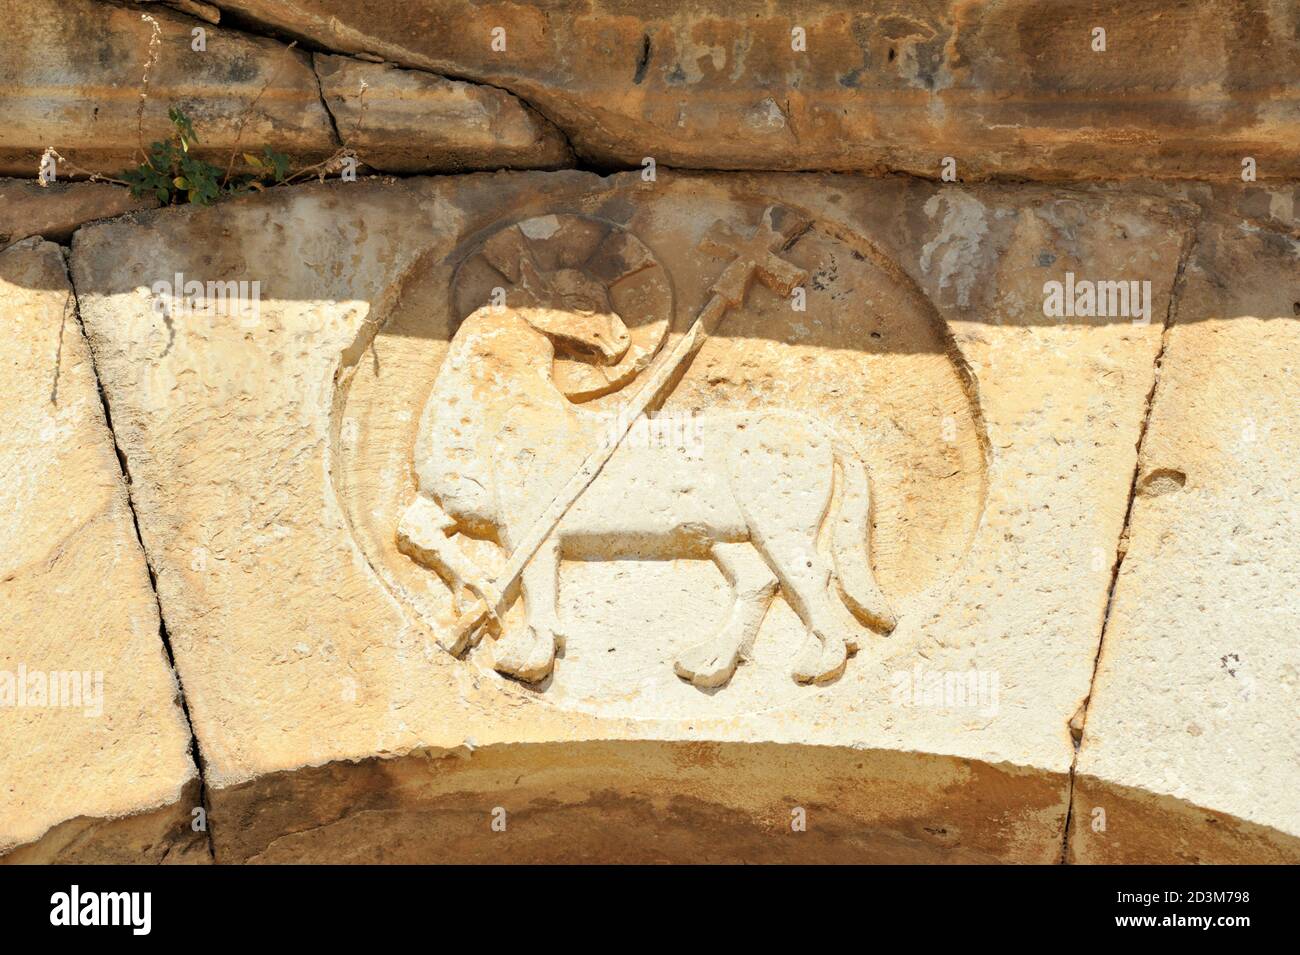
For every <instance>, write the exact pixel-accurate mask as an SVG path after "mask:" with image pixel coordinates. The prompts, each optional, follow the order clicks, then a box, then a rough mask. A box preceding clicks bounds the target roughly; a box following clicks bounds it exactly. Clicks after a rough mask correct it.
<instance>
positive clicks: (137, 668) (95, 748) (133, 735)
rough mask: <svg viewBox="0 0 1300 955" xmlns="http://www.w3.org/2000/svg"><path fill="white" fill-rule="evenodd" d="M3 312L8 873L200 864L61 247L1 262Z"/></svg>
mask: <svg viewBox="0 0 1300 955" xmlns="http://www.w3.org/2000/svg"><path fill="white" fill-rule="evenodd" d="M0 311H2V312H3V315H4V321H5V327H6V329H8V334H6V335H5V336H4V339H3V343H2V344H0V366H2V367H3V369H4V371H3V374H0V406H3V407H4V409H5V427H4V428H3V429H2V430H0V555H2V556H0V632H2V633H3V634H4V639H3V641H0V780H3V785H0V861H4V862H162V861H166V862H202V861H207V859H208V851H207V842H206V837H205V835H204V834H203V833H201V832H198V833H196V832H194V831H193V830H192V828H191V810H192V809H193V808H194V807H195V806H198V805H199V803H198V798H199V793H198V776H197V773H196V771H195V768H194V764H193V762H192V761H191V759H190V756H189V746H190V732H189V727H188V726H187V724H186V721H185V717H184V715H183V713H182V711H181V708H180V705H179V702H178V698H177V686H176V680H175V677H174V675H173V673H172V669H171V666H170V665H169V663H168V661H167V656H166V652H165V649H164V645H163V642H162V639H161V637H160V633H159V618H158V606H157V602H156V599H155V597H154V594H153V591H152V590H151V588H150V584H149V573H148V569H147V568H146V566H145V560H144V554H143V553H142V552H141V550H140V545H139V542H138V541H137V539H136V534H135V530H134V528H133V526H132V519H131V512H130V509H129V508H128V506H127V498H126V489H125V488H124V486H123V484H122V476H121V471H120V470H119V467H118V461H117V457H116V455H115V453H114V448H113V441H112V437H111V436H110V434H109V432H108V429H107V428H106V427H105V422H104V412H103V409H102V405H101V403H100V397H99V393H98V390H97V388H96V384H95V374H94V370H93V369H92V367H91V358H90V352H89V349H88V348H87V346H86V340H85V338H84V337H83V336H82V332H81V326H80V323H79V322H78V320H77V313H76V307H75V303H74V301H73V299H72V289H71V286H70V285H69V283H68V278H67V274H66V272H65V271H64V263H63V255H62V250H61V249H60V248H59V247H58V246H56V245H53V244H51V243H49V242H44V241H41V240H39V239H35V238H33V239H28V240H25V241H23V242H20V243H17V244H15V245H13V246H10V247H9V248H8V249H6V250H5V251H3V252H0Z"/></svg>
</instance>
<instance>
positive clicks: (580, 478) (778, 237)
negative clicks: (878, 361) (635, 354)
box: [455, 206, 808, 643]
mask: <svg viewBox="0 0 1300 955" xmlns="http://www.w3.org/2000/svg"><path fill="white" fill-rule="evenodd" d="M807 228H808V223H807V222H805V221H803V220H801V219H798V218H796V217H795V216H793V215H790V214H789V213H786V212H785V211H784V210H779V209H777V208H776V207H775V206H768V207H767V209H766V210H765V211H764V212H763V218H762V221H760V222H759V224H758V226H756V227H755V229H754V231H753V232H752V233H751V234H750V235H747V236H745V235H738V234H737V233H736V232H734V231H733V230H731V229H729V228H728V227H727V226H726V224H725V223H723V222H715V223H714V224H713V226H712V227H711V228H710V230H709V232H708V234H707V235H706V236H705V237H704V239H703V240H702V241H701V242H700V249H701V251H704V252H706V253H708V254H711V255H734V256H735V258H733V259H732V260H731V262H730V263H728V265H727V267H726V268H725V269H723V272H722V274H721V275H720V276H718V279H717V281H715V282H714V283H713V285H712V286H711V288H710V291H712V292H713V295H712V296H711V297H710V299H709V301H708V303H707V304H705V306H704V308H702V309H701V310H700V313H699V315H697V316H696V318H695V321H694V322H693V323H692V324H691V327H690V328H689V329H688V330H687V332H686V334H685V335H683V336H682V337H681V339H680V340H679V341H678V342H677V344H675V345H674V346H673V348H672V350H671V351H670V352H669V353H668V354H667V355H666V356H665V357H664V359H663V360H662V361H660V362H658V363H657V364H656V365H652V366H651V368H650V370H649V375H648V376H647V377H646V379H645V381H643V382H642V384H641V387H640V388H638V389H637V392H636V394H634V395H633V396H632V399H631V400H630V401H629V402H628V404H627V408H626V410H625V412H624V413H621V414H620V415H619V416H618V421H619V425H618V427H620V428H621V431H620V432H619V433H618V434H616V435H613V436H612V437H613V438H614V440H609V441H605V442H602V443H601V445H600V446H599V447H598V448H596V450H594V451H592V452H591V454H589V455H588V456H587V458H586V460H584V461H583V462H582V466H581V467H579V468H578V470H577V471H576V472H575V473H574V474H573V476H572V477H570V478H569V480H568V482H567V483H565V485H564V487H562V488H561V489H560V492H559V493H558V494H557V495H556V496H555V499H554V500H553V501H552V502H551V504H550V506H549V507H547V509H546V510H545V511H544V512H543V513H542V515H541V516H540V517H538V518H537V520H536V521H534V522H533V525H532V527H530V528H529V529H528V532H527V533H526V534H525V535H524V536H523V539H522V540H521V541H520V542H519V544H518V546H517V547H515V549H514V552H513V553H512V554H511V555H510V559H509V560H508V561H507V562H506V566H505V569H504V570H503V571H502V572H501V573H500V574H499V575H498V576H497V579H496V580H495V581H494V582H492V583H490V584H489V583H486V582H484V583H482V584H479V585H477V586H474V585H471V586H472V589H474V590H475V591H477V592H478V593H479V594H480V595H481V596H485V597H486V598H487V599H486V600H484V599H480V600H479V601H477V602H476V604H475V606H474V607H473V608H472V609H470V610H469V611H468V612H466V613H465V614H462V615H461V617H460V619H459V620H458V621H457V623H456V630H457V631H458V633H467V632H469V631H470V630H472V629H473V628H475V627H477V626H479V625H480V624H481V623H482V622H483V621H484V620H485V619H486V618H487V617H489V616H491V617H493V618H494V619H499V618H500V616H501V614H503V613H504V612H505V599H506V594H507V592H508V591H509V590H510V588H511V587H512V586H513V585H514V583H515V581H516V580H518V579H519V575H520V574H521V573H522V572H523V569H524V566H525V565H526V564H527V563H528V561H530V560H531V559H532V557H533V555H534V554H535V553H537V549H538V548H539V547H541V546H542V544H543V543H544V542H545V541H546V539H547V538H548V537H549V536H550V535H551V532H552V531H554V530H555V528H556V526H557V525H558V524H559V523H560V520H561V519H562V518H563V517H564V515H565V513H567V512H568V510H569V508H570V507H571V506H572V505H573V502H574V501H576V500H577V499H578V498H579V497H581V496H582V492H583V491H585V490H586V489H587V488H588V487H589V486H590V485H591V482H592V481H594V480H595V479H596V475H597V474H599V473H600V470H601V468H603V467H604V466H605V464H606V462H608V461H609V459H610V458H611V457H613V455H614V452H615V451H616V450H618V447H619V445H620V444H621V443H622V441H623V438H625V437H626V436H627V432H628V431H629V430H631V428H632V425H633V424H634V423H635V422H636V420H637V419H638V418H640V417H641V415H643V414H645V412H646V411H647V410H648V409H649V407H650V406H651V405H652V404H654V403H655V401H656V400H657V399H658V398H659V395H660V393H661V392H662V391H663V389H664V387H665V385H667V384H668V383H669V382H670V381H674V380H675V379H676V378H677V377H678V374H679V372H681V371H682V370H683V369H684V368H685V367H686V366H687V365H688V364H689V363H690V361H691V359H692V358H694V357H695V354H696V352H698V351H699V350H700V346H701V345H703V344H704V342H705V340H706V339H707V338H708V337H709V335H710V334H712V332H713V331H714V330H715V329H716V328H717V325H718V323H719V322H720V321H721V320H722V317H723V316H724V315H725V314H726V313H727V311H728V310H729V309H732V308H739V307H740V306H741V305H743V304H744V302H745V296H746V294H747V293H748V292H749V287H750V285H751V284H753V281H754V278H755V277H757V278H758V279H759V280H760V281H761V282H762V283H763V284H764V285H766V286H768V287H769V288H771V289H772V290H773V291H775V292H778V293H780V294H782V295H789V294H790V292H792V291H793V290H794V288H795V287H796V286H798V285H801V284H802V283H803V282H804V281H806V280H807V278H808V273H807V272H805V271H804V270H803V269H801V268H799V267H798V266H796V265H792V264H791V263H789V262H787V261H786V260H785V259H782V258H781V257H780V256H778V255H776V254H775V253H776V252H777V250H779V249H782V248H785V247H787V246H789V245H790V244H791V243H793V242H794V240H795V239H796V238H798V236H799V235H801V234H802V233H803V232H804V231H806V230H807ZM455 642H457V643H458V642H459V638H457V639H456V641H455Z"/></svg>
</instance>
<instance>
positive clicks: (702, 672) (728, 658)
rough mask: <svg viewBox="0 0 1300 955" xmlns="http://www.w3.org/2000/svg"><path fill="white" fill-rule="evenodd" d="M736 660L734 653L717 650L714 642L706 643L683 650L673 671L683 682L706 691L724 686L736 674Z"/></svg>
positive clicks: (721, 649)
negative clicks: (685, 681)
mask: <svg viewBox="0 0 1300 955" xmlns="http://www.w3.org/2000/svg"><path fill="white" fill-rule="evenodd" d="M737 660H738V657H737V655H736V654H735V653H730V652H728V651H727V650H726V649H723V648H719V647H718V645H717V643H716V642H714V641H706V642H704V643H697V644H696V645H695V646H693V647H688V648H687V649H686V650H683V651H682V653H681V654H680V655H679V656H678V657H677V660H676V662H675V663H674V664H673V670H674V671H676V673H677V675H678V676H679V677H681V678H682V679H683V680H687V681H689V682H690V683H693V684H694V685H695V686H698V687H700V688H701V689H705V690H707V689H712V688H714V687H719V686H723V685H725V684H726V682H727V681H728V680H730V679H731V675H732V674H733V673H735V672H736V663H737Z"/></svg>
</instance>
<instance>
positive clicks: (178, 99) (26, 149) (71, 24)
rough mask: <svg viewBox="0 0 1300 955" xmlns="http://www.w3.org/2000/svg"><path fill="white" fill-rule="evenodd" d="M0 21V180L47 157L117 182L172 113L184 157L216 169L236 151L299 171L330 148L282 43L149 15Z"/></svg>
mask: <svg viewBox="0 0 1300 955" xmlns="http://www.w3.org/2000/svg"><path fill="white" fill-rule="evenodd" d="M0 16H3V18H4V22H5V24H6V28H5V30H4V31H3V32H0V112H3V114H4V116H5V122H4V124H3V126H0V174H6V175H20V176H35V175H36V173H37V169H38V167H39V165H40V159H41V155H42V153H43V152H44V151H45V149H46V148H47V147H53V148H54V149H56V150H58V152H59V154H60V155H62V156H63V157H65V158H66V159H67V160H68V161H69V162H70V163H73V164H75V165H77V166H80V167H82V168H83V169H86V170H89V171H91V172H97V173H101V174H106V175H112V176H117V175H119V174H120V173H121V172H122V170H124V169H126V168H128V166H132V165H134V164H135V163H137V162H140V161H141V160H142V158H143V150H144V149H147V148H148V146H149V144H150V143H151V142H153V141H154V140H161V139H165V138H167V137H168V136H169V135H170V134H171V132H172V126H171V123H170V121H169V120H168V118H167V110H168V109H169V108H170V107H172V106H175V107H179V108H180V109H182V110H184V111H185V112H186V114H187V115H188V116H189V118H190V119H191V121H192V122H193V124H194V128H195V130H196V132H197V134H198V137H199V145H198V148H197V149H196V155H198V156H200V157H202V158H204V159H206V160H208V161H209V162H212V163H215V164H217V165H219V166H221V167H222V168H223V169H224V168H225V166H226V164H227V162H228V161H229V159H230V155H231V153H232V151H234V150H235V148H236V146H238V147H239V149H241V150H248V151H251V152H255V153H256V152H259V151H260V150H261V148H262V146H264V145H273V146H275V148H277V149H278V150H279V151H281V152H283V153H286V154H288V155H289V156H290V157H291V158H292V159H293V160H294V161H295V162H296V163H300V164H302V165H307V164H309V163H312V162H316V161H319V160H321V159H323V158H325V157H326V156H328V155H330V154H331V153H332V152H334V150H335V148H336V144H335V141H334V138H333V133H332V130H331V128H330V122H329V116H328V115H327V114H326V112H325V108H324V107H323V106H322V105H321V101H320V89H319V87H318V85H317V83H316V76H315V74H314V73H313V72H312V68H311V61H310V59H309V56H308V55H307V54H306V53H303V52H301V51H299V50H288V49H286V45H285V44H283V43H278V42H276V41H274V40H269V39H264V38H261V37H252V36H248V35H245V34H242V33H238V32H235V31H231V30H226V29H224V28H222V27H215V26H212V25H211V24H206V23H202V22H200V21H197V20H192V19H189V18H188V17H185V16H182V15H180V14H177V13H174V12H172V11H171V10H169V9H164V8H163V7H161V6H160V5H158V4H153V5H151V6H149V7H147V8H140V7H128V6H114V5H109V4H105V3H96V2H93V0H67V2H62V0H60V2H57V3H56V2H54V0H4V2H3V3H0ZM146 17H149V18H152V21H150V20H148V19H146ZM153 24H156V25H157V28H158V39H157V40H156V41H155V40H154V39H153V37H154V28H153ZM196 28H198V29H202V30H206V31H207V36H206V49H204V50H202V51H199V50H195V49H194V48H193V47H194V43H195V38H194V36H193V30H194V29H196ZM155 56H156V62H155V63H154V64H153V66H152V67H151V68H149V70H148V73H149V81H148V96H147V97H146V99H145V101H144V111H143V114H141V113H140V112H139V110H140V94H141V92H142V90H143V88H144V82H143V78H144V75H145V72H146V64H148V63H149V62H150V60H151V58H154V57H155ZM68 174H69V171H68V170H67V169H66V168H64V169H61V170H60V177H61V178H63V177H66V176H67V175H68Z"/></svg>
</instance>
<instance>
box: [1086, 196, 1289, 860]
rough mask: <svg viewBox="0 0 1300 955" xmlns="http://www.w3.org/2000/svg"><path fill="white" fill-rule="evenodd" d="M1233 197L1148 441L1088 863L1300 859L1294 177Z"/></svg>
mask: <svg viewBox="0 0 1300 955" xmlns="http://www.w3.org/2000/svg"><path fill="white" fill-rule="evenodd" d="M1227 208H1228V210H1230V211H1227V214H1217V215H1214V216H1213V217H1212V218H1211V219H1209V220H1208V221H1207V222H1206V224H1205V225H1203V226H1202V228H1201V230H1200V234H1199V237H1198V240H1199V241H1198V245H1197V250H1196V255H1195V256H1194V257H1193V259H1192V260H1191V262H1190V263H1189V265H1188V268H1187V271H1186V275H1185V279H1186V288H1185V291H1184V292H1183V293H1182V295H1181V296H1180V299H1179V306H1178V311H1177V322H1176V324H1175V325H1174V326H1173V328H1172V330H1171V332H1170V335H1169V342H1168V347H1167V350H1166V352H1165V355H1164V360H1163V363H1162V369H1161V374H1160V383H1159V387H1158V389H1157V391H1156V395H1155V400H1154V405H1153V407H1152V412H1151V420H1150V425H1149V428H1148V431H1147V434H1146V439H1145V443H1144V445H1143V450H1142V460H1141V468H1140V471H1139V473H1138V480H1137V487H1136V493H1137V496H1136V499H1135V500H1134V503H1133V514H1132V519H1131V526H1130V531H1129V540H1128V551H1127V555H1126V556H1125V558H1124V563H1123V565H1122V568H1121V572H1120V576H1119V580H1118V583H1117V586H1116V590H1115V600H1114V606H1113V608H1112V610H1111V614H1110V622H1109V626H1108V628H1107V632H1106V639H1105V643H1104V645H1103V647H1102V653H1101V658H1100V660H1099V663H1098V668H1097V677H1096V685H1095V689H1094V692H1093V699H1092V702H1091V705H1090V706H1089V708H1088V716H1087V724H1086V728H1085V734H1084V742H1083V748H1082V750H1081V752H1080V754H1079V763H1078V772H1079V775H1078V781H1077V785H1076V787H1075V794H1074V815H1073V818H1074V820H1075V824H1074V825H1073V827H1072V828H1073V831H1072V833H1071V843H1070V844H1071V851H1072V857H1073V858H1074V860H1075V861H1079V862H1140V863H1152V862H1169V863H1188V862H1208V863H1215V862H1218V863H1222V862H1292V863H1294V862H1296V861H1298V860H1300V797H1297V794H1296V772H1297V768H1300V743H1297V737H1296V732H1295V729H1296V713H1297V702H1298V700H1297V694H1298V693H1300V641H1297V635H1300V597H1298V595H1300V544H1298V543H1297V541H1298V540H1300V512H1298V511H1297V506H1296V487H1297V483H1298V482H1300V466H1298V465H1297V462H1298V461H1300V442H1298V441H1297V438H1296V433H1295V428H1294V422H1295V421H1296V420H1297V417H1298V416H1300V389H1297V387H1296V383H1295V374H1296V362H1297V360H1298V356H1300V322H1297V319H1296V316H1297V315H1300V304H1297V303H1300V281H1298V280H1297V275H1300V269H1297V258H1298V257H1300V231H1298V230H1297V228H1296V226H1297V220H1296V218H1295V216H1294V194H1293V193H1292V192H1291V191H1290V190H1287V191H1266V190H1251V191H1249V193H1248V194H1243V195H1240V196H1237V197H1234V198H1233V201H1232V203H1231V205H1229V206H1228V207H1227ZM1248 216H1249V218H1248ZM1099 824H1100V825H1099Z"/></svg>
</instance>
